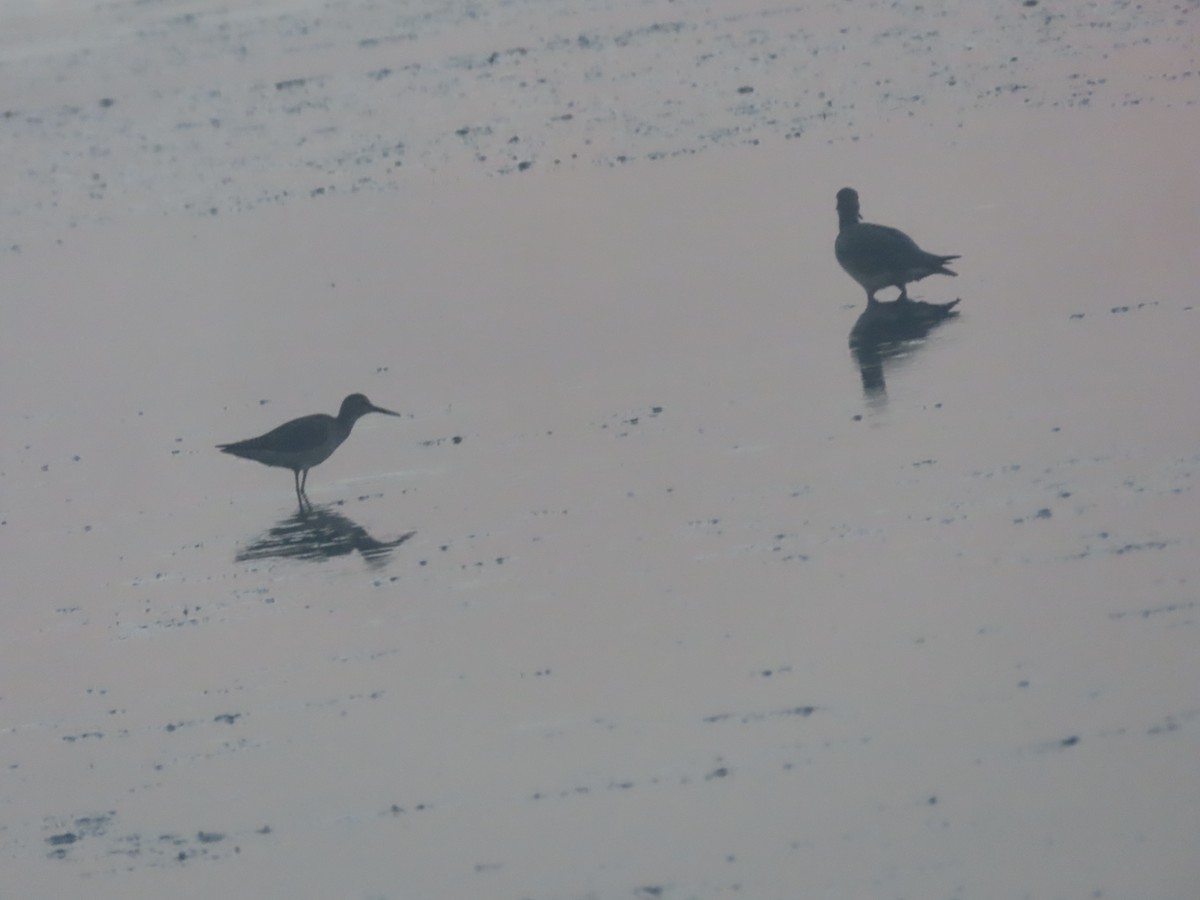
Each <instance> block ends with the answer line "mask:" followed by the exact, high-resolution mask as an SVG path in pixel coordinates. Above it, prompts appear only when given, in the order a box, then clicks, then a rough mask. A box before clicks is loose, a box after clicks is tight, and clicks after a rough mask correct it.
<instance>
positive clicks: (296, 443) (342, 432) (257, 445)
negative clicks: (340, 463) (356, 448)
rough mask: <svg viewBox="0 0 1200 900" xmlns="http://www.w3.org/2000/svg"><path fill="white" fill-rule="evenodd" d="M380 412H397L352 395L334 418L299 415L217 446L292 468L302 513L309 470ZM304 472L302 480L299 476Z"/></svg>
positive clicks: (357, 395) (316, 414)
mask: <svg viewBox="0 0 1200 900" xmlns="http://www.w3.org/2000/svg"><path fill="white" fill-rule="evenodd" d="M373 412H377V413H383V414H384V415H387V416H398V415H400V413H395V412H392V411H391V410H390V409H382V408H381V407H378V406H375V405H374V404H372V403H371V401H370V400H368V399H367V398H366V396H365V395H363V394H351V395H350V396H349V397H347V398H346V399H345V400H343V401H342V408H341V409H340V410H338V414H337V416H336V417H334V416H327V415H325V413H315V414H314V415H311V416H301V417H300V418H299V419H292V421H290V422H284V423H283V424H282V425H280V426H279V427H278V428H275V429H272V430H271V431H268V432H267V433H266V434H264V435H260V436H259V437H254V438H248V439H247V440H244V441H238V442H237V443H235V444H217V449H218V450H220V451H221V452H222V453H232V454H233V455H234V456H240V457H242V458H243V459H253V460H255V461H256V462H260V463H263V464H264V465H268V466H279V467H280V468H284V469H291V470H292V475H293V476H294V478H295V481H296V499H297V500H298V501H299V502H300V510H301V511H303V510H304V504H305V503H306V502H307V503H308V506H309V508H310V509H311V508H312V503H311V502H309V500H308V495H307V494H305V493H304V486H305V484H306V483H307V482H308V470H309V469H311V468H312V467H313V466H316V465H320V464H321V463H323V462H325V460H327V459H329V457H330V456H331V455H332V454H333V451H334V450H336V449H337V448H338V447H339V446H341V443H342V441H344V440H345V439H346V438H348V437H349V436H350V429H351V428H353V427H354V423H355V422H357V421H358V420H359V419H360V418H361V417H362V416H365V415H366V414H367V413H373ZM301 472H303V473H304V477H303V478H301V476H300V473H301Z"/></svg>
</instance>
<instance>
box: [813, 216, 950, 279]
mask: <svg viewBox="0 0 1200 900" xmlns="http://www.w3.org/2000/svg"><path fill="white" fill-rule="evenodd" d="M833 251H834V255H835V256H836V257H837V260H838V262H839V263H841V264H842V267H843V268H845V269H846V270H848V271H854V272H860V273H862V274H864V275H881V274H885V273H888V272H896V271H900V270H904V269H909V268H912V267H913V266H914V265H916V264H925V265H929V264H936V260H937V257H934V256H933V255H932V254H929V253H926V252H925V251H924V250H922V249H921V248H920V247H918V246H917V243H916V241H914V240H913V239H912V238H910V237H909V236H908V235H907V234H905V233H904V232H903V231H900V230H899V229H898V228H889V227H888V226H887V225H873V224H871V223H869V222H862V223H859V224H856V225H851V226H849V227H847V228H843V229H842V230H841V231H839V232H838V236H837V240H836V241H835V242H834V245H833Z"/></svg>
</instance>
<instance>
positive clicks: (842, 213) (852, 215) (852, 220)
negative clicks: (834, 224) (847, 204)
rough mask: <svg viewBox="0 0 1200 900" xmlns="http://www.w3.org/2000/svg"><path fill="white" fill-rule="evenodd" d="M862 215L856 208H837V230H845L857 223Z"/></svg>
mask: <svg viewBox="0 0 1200 900" xmlns="http://www.w3.org/2000/svg"><path fill="white" fill-rule="evenodd" d="M861 218H862V216H861V215H860V214H859V213H858V212H857V211H856V210H849V209H839V210H838V231H845V230H846V229H847V228H852V227H853V226H855V225H857V224H858V222H859V220H860V219H861Z"/></svg>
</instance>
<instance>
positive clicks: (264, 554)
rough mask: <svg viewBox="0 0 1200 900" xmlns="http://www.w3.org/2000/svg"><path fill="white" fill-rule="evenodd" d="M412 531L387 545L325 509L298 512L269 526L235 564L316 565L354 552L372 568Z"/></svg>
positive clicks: (318, 507)
mask: <svg viewBox="0 0 1200 900" xmlns="http://www.w3.org/2000/svg"><path fill="white" fill-rule="evenodd" d="M414 534H416V532H415V531H410V532H408V533H407V534H402V535H401V536H400V537H398V538H395V539H394V540H390V541H379V540H376V539H375V538H373V537H371V535H369V534H367V530H366V529H365V528H363V527H362V526H361V525H359V524H358V523H357V522H355V521H353V520H351V519H349V518H347V517H346V516H344V515H342V514H341V513H337V512H334V511H333V510H331V509H329V508H328V507H323V506H316V507H312V508H311V509H306V510H300V511H297V512H295V513H292V515H290V516H288V517H287V518H286V519H282V520H280V521H279V522H277V523H276V524H275V525H273V526H271V528H270V529H268V530H267V532H266V533H265V534H263V535H261V536H259V537H257V538H255V539H254V540H253V541H251V542H250V543H249V544H247V545H246V546H245V547H243V548H242V549H241V550H239V551H238V554H237V556H236V560H237V561H238V562H246V561H248V560H255V559H271V558H275V557H278V558H280V559H303V560H309V561H314V560H316V561H319V560H323V559H333V558H334V557H336V556H345V555H347V554H349V553H352V552H353V551H355V550H357V551H358V552H359V553H361V554H362V557H363V559H365V560H366V561H367V563H368V564H369V565H371V566H372V567H378V566H382V565H384V564H385V563H386V562H387V557H388V554H390V553H391V552H392V550H394V549H395V548H396V547H399V546H400V545H401V544H403V543H404V542H405V541H407V540H408V539H409V538H411V537H412V536H413V535H414Z"/></svg>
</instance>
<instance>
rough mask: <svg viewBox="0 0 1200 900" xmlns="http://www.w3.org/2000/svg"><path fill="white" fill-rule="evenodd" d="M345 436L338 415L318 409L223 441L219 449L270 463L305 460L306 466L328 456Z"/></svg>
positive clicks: (301, 461) (277, 464)
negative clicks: (259, 431) (258, 432)
mask: <svg viewBox="0 0 1200 900" xmlns="http://www.w3.org/2000/svg"><path fill="white" fill-rule="evenodd" d="M344 439H345V435H342V434H340V429H339V428H338V421H337V419H335V418H334V417H333V416H327V415H325V414H324V413H316V414H314V415H311V416H302V417H300V418H299V419H292V421H290V422H284V423H283V424H282V425H280V426H279V427H278V428H273V429H272V430H270V431H268V432H267V433H266V434H262V435H259V436H258V437H252V438H247V439H246V440H244V441H237V442H235V443H232V444H221V445H219V449H220V450H221V451H222V452H224V453H232V454H233V455H234V456H241V457H244V458H245V459H253V460H257V461H259V462H263V463H266V464H267V465H273V466H288V467H292V466H295V465H299V464H303V465H304V466H305V467H307V466H314V465H316V464H317V463H319V462H322V461H324V460H325V459H327V458H328V457H329V454H330V453H332V452H333V451H334V450H335V449H336V448H337V446H338V444H340V443H341V442H342V440H344Z"/></svg>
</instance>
